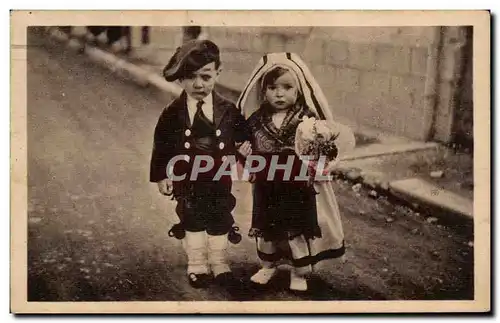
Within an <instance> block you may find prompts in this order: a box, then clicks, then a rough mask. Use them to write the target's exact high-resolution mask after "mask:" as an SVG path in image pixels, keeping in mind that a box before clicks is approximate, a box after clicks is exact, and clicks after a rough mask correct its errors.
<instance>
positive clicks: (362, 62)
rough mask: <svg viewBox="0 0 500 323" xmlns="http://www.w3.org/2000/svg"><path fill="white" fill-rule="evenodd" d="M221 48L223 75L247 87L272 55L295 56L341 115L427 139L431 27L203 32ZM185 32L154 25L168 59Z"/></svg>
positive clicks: (153, 37)
mask: <svg viewBox="0 0 500 323" xmlns="http://www.w3.org/2000/svg"><path fill="white" fill-rule="evenodd" d="M204 30H205V31H206V32H207V34H208V37H209V38H210V39H212V40H213V41H215V42H216V43H217V44H218V45H219V46H220V48H221V52H222V61H223V64H224V75H225V77H226V80H229V82H230V83H231V84H232V85H234V87H236V88H238V87H240V88H241V87H242V86H243V85H244V84H245V81H246V79H247V78H248V77H249V74H250V73H251V71H252V70H253V68H254V66H255V65H256V64H257V62H258V60H259V58H260V57H261V56H262V55H263V54H264V53H266V52H273V51H291V52H295V53H297V54H299V55H300V56H301V57H302V58H303V59H304V61H305V62H306V63H307V64H308V66H309V68H310V69H311V71H312V73H313V74H314V76H315V77H316V78H317V79H318V82H319V83H320V85H321V86H322V88H323V90H324V92H325V94H326V95H327V98H328V100H329V102H330V105H331V109H332V110H333V111H334V113H335V114H337V115H339V116H341V117H344V118H348V119H350V120H352V121H353V122H356V123H358V124H361V125H365V126H370V127H375V128H378V129H380V130H382V131H387V132H391V133H393V134H396V135H401V136H405V137H408V138H412V139H416V140H425V139H427V138H426V136H427V132H428V127H429V125H430V123H431V119H432V111H428V109H426V105H425V104H424V102H425V98H424V89H425V84H426V72H427V61H428V55H429V45H430V44H431V42H432V35H433V28H432V27H279V28H276V27H241V28H240V27H205V29H204ZM179 35H180V28H173V27H153V28H151V41H152V42H153V43H155V42H156V43H158V42H160V41H161V44H162V48H163V49H165V52H166V53H171V52H172V49H173V48H175V46H176V44H178V40H179V38H178V37H179Z"/></svg>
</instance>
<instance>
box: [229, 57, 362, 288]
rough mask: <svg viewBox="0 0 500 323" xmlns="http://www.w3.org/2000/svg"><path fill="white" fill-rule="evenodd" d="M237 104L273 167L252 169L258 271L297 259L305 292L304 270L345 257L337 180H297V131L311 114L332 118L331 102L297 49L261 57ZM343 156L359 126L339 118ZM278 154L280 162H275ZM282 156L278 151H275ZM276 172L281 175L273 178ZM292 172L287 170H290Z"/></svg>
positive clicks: (295, 275)
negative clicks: (335, 189) (333, 182)
mask: <svg viewBox="0 0 500 323" xmlns="http://www.w3.org/2000/svg"><path fill="white" fill-rule="evenodd" d="M237 107H238V108H239V109H240V110H241V111H242V113H243V115H244V116H245V117H246V118H248V125H249V127H250V129H251V131H252V150H253V154H254V155H259V156H261V157H264V159H265V160H266V167H265V168H264V169H263V170H262V171H261V172H258V173H256V174H254V175H253V183H254V184H253V212H252V226H251V229H250V232H249V236H250V237H253V238H255V240H256V245H257V255H258V257H259V259H260V263H261V265H262V268H261V269H260V270H259V271H258V272H257V273H255V274H254V275H253V276H252V277H251V281H252V282H253V283H255V284H259V285H265V284H267V283H268V282H269V281H270V280H271V278H272V277H273V276H274V275H275V274H276V272H277V265H278V264H279V262H282V261H283V260H287V261H288V262H290V263H291V265H292V270H291V275H290V289H291V290H296V291H306V290H307V281H306V279H305V276H306V275H307V274H309V273H311V272H312V270H313V266H314V265H316V264H317V263H318V262H319V261H322V260H325V259H333V258H339V257H341V256H343V255H344V252H345V249H344V234H343V230H342V222H341V218H340V214H339V209H338V205H337V202H336V200H335V195H334V193H333V190H332V185H331V183H330V182H314V183H313V184H311V183H310V182H309V181H304V180H302V181H297V180H294V179H295V178H296V176H300V175H302V176H303V174H301V166H302V163H303V162H302V161H301V160H300V159H299V157H298V156H297V155H296V153H295V150H294V147H295V133H296V129H297V126H298V125H299V124H300V123H301V122H302V120H303V118H304V117H314V118H316V119H325V120H328V121H332V122H333V117H332V114H331V110H330V107H329V106H328V103H327V101H326V99H325V97H324V95H323V93H322V91H321V89H320V88H319V86H318V84H317V82H316V81H315V79H314V78H313V77H312V75H311V73H310V72H309V70H308V68H307V67H306V66H305V64H304V63H303V62H302V61H301V60H300V58H299V57H298V56H297V55H295V54H290V53H273V54H268V55H265V56H264V57H262V59H261V60H260V62H259V64H258V66H257V67H256V68H255V70H254V72H253V74H252V77H251V78H250V80H249V81H248V83H247V85H246V87H245V89H244V91H243V92H242V94H241V96H240V98H239V100H238V104H237ZM335 128H336V130H337V131H338V133H339V136H338V137H337V139H336V141H335V144H336V146H337V151H338V155H337V159H338V157H340V156H341V155H342V154H343V153H345V151H347V150H349V149H352V148H353V147H354V136H353V133H352V131H351V130H350V129H349V128H347V127H345V126H342V125H340V124H335ZM273 156H274V158H277V160H278V164H279V165H285V164H287V166H288V172H289V173H288V174H287V171H286V170H285V169H283V167H281V166H280V167H278V170H276V169H275V168H276V167H272V166H271V165H272V163H270V161H271V160H272V159H273ZM275 156H277V157H275ZM269 173H273V174H274V175H275V176H274V177H273V176H269V177H268V175H270V174H269ZM285 175H286V176H285Z"/></svg>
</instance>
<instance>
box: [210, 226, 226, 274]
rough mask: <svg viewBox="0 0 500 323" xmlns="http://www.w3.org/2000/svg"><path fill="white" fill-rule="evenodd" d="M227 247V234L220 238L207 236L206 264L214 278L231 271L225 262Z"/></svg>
mask: <svg viewBox="0 0 500 323" xmlns="http://www.w3.org/2000/svg"><path fill="white" fill-rule="evenodd" d="M227 247H228V240H227V234H224V235H220V236H212V235H208V262H209V263H210V266H211V269H212V273H213V274H214V276H218V275H220V274H223V273H227V272H230V271H231V269H230V268H229V265H228V264H227V260H226V251H227Z"/></svg>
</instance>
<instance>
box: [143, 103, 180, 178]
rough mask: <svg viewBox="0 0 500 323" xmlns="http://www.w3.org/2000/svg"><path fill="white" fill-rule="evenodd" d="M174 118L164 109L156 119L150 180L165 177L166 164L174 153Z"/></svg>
mask: <svg viewBox="0 0 500 323" xmlns="http://www.w3.org/2000/svg"><path fill="white" fill-rule="evenodd" d="M173 120H174V118H173V116H172V114H171V113H169V111H168V109H165V110H164V111H163V113H162V114H161V116H160V118H159V119H158V123H157V124H156V127H155V131H154V139H153V152H152V155H151V165H150V174H149V181H150V182H154V183H156V182H159V181H161V180H164V179H166V178H167V172H166V169H167V164H168V162H169V161H170V159H171V158H172V157H173V155H174V149H175V134H174V131H175V127H174V122H173Z"/></svg>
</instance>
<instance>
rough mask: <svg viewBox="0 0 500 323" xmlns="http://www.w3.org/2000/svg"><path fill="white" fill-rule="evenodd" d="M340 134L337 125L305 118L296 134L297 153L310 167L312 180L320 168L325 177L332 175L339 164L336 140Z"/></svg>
mask: <svg viewBox="0 0 500 323" xmlns="http://www.w3.org/2000/svg"><path fill="white" fill-rule="evenodd" d="M339 134H340V132H339V129H338V127H337V125H336V124H335V123H333V122H329V121H326V120H316V119H315V118H308V117H304V118H303V119H302V122H301V123H300V124H299V125H298V127H297V130H296V133H295V153H296V154H297V155H298V156H299V157H300V158H302V159H303V160H304V161H305V162H306V163H307V164H308V167H309V170H310V175H311V177H312V178H314V177H315V176H316V172H317V170H318V166H319V165H320V164H321V166H322V167H320V168H319V170H321V171H322V174H323V175H327V174H329V173H330V171H331V169H332V167H333V166H334V165H335V164H336V162H337V156H338V150H337V145H336V144H335V140H336V139H337V138H338V136H339Z"/></svg>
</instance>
